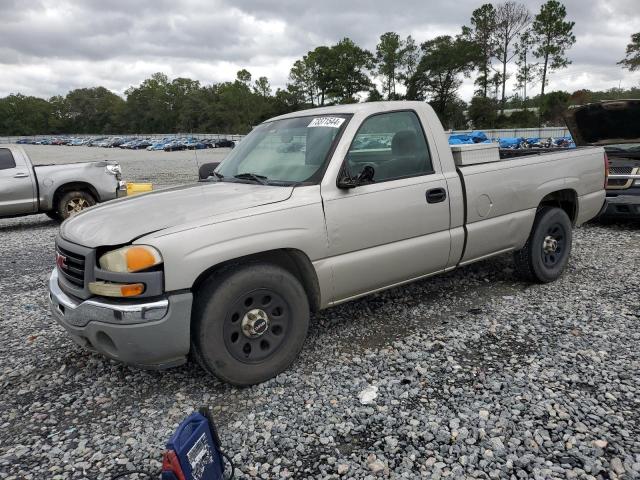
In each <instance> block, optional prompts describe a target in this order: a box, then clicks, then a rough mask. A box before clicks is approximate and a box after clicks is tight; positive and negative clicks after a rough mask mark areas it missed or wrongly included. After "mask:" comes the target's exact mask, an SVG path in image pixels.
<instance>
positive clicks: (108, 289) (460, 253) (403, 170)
mask: <svg viewBox="0 0 640 480" xmlns="http://www.w3.org/2000/svg"><path fill="white" fill-rule="evenodd" d="M294 146H295V147H294ZM470 147H472V148H470V150H469V152H471V154H470V155H466V154H467V153H469V152H466V151H465V150H464V149H462V150H461V151H457V153H456V156H457V157H459V158H458V159H457V160H454V155H453V154H452V148H451V147H450V146H449V144H448V141H447V136H446V134H445V132H444V130H443V128H442V125H441V124H440V122H439V120H438V117H437V116H436V114H435V113H434V111H433V110H432V109H431V107H429V105H427V104H426V103H422V102H375V103H365V104H355V105H339V106H332V107H326V108H319V109H313V110H307V111H300V112H295V113H291V114H287V115H283V116H280V117H276V118H274V119H271V120H268V121H266V122H264V123H263V124H261V125H259V126H258V127H256V128H255V129H254V130H253V131H252V132H251V133H250V134H249V135H248V136H247V137H246V138H245V139H244V140H243V141H242V142H241V143H240V144H239V145H238V146H237V147H236V148H235V149H234V150H233V151H232V152H231V153H230V154H229V156H227V157H226V158H225V160H224V161H223V162H222V163H221V164H220V165H219V166H218V167H217V168H216V169H215V170H214V171H213V173H212V175H211V177H210V179H209V181H208V182H201V183H198V184H195V185H187V186H182V187H177V188H170V189H166V190H159V191H156V192H154V193H151V194H146V195H140V196H138V197H134V198H131V199H122V200H116V201H114V202H110V203H109V204H108V205H104V206H99V207H96V208H93V209H91V210H89V211H87V212H83V213H81V214H79V215H77V216H76V217H74V218H72V219H70V220H68V221H67V222H65V223H64V224H63V225H62V227H61V230H60V234H59V236H58V238H57V240H56V248H57V258H56V265H57V267H56V268H55V269H54V270H53V272H52V275H51V278H50V281H49V288H50V293H51V295H50V298H51V309H52V312H53V315H54V317H55V318H56V319H57V321H58V322H59V323H60V324H61V325H62V326H63V327H64V328H65V329H66V330H67V331H68V332H69V334H70V335H71V337H72V338H73V339H74V340H75V341H76V342H77V343H79V344H80V345H82V346H84V347H86V348H89V349H91V350H94V351H97V352H100V353H102V354H104V355H107V356H109V357H111V358H114V359H117V360H120V361H123V362H127V363H131V364H136V365H141V366H146V367H155V368H159V367H168V366H172V365H178V364H181V363H184V362H185V361H186V359H187V356H188V355H189V354H191V355H192V356H193V357H195V358H196V359H197V360H198V361H199V362H200V364H201V365H202V366H203V367H204V368H205V369H206V370H207V371H209V372H211V373H213V374H215V375H217V376H218V377H219V378H221V379H223V380H225V381H228V382H231V383H234V384H239V385H248V384H254V383H258V382H261V381H264V380H266V379H269V378H271V377H273V376H274V375H276V374H278V373H279V372H281V371H282V370H284V369H286V368H287V367H288V366H289V365H290V364H291V362H293V360H294V359H295V358H296V356H297V355H298V353H299V352H300V350H301V348H302V346H303V343H304V339H305V336H306V333H307V328H308V325H309V319H310V312H312V311H316V310H319V309H323V308H327V307H331V306H332V305H336V304H339V303H342V302H347V301H349V300H352V299H355V298H358V297H361V296H364V295H368V294H370V293H372V292H376V291H379V290H382V289H386V288H390V287H394V286H398V285H402V284H404V283H407V282H411V281H414V280H418V279H422V278H426V277H429V276H431V275H435V274H438V273H442V272H446V271H449V270H452V269H454V268H456V267H459V266H462V265H467V264H469V263H472V262H476V261H478V260H482V259H485V258H488V257H491V256H493V255H497V254H501V253H506V252H514V258H515V264H516V267H517V270H518V272H519V273H520V274H521V275H522V276H523V277H524V278H526V279H529V280H531V281H537V282H550V281H553V280H555V279H556V278H558V276H560V275H561V273H562V271H563V270H564V268H565V266H566V264H567V262H568V261H569V254H570V251H571V238H572V227H573V226H574V225H580V224H582V223H583V222H585V221H587V220H589V219H591V218H593V217H594V216H595V215H597V214H598V212H599V211H600V209H601V208H602V206H603V203H604V198H605V192H604V181H605V161H604V159H605V155H604V151H603V149H602V148H598V147H588V148H584V149H582V148H580V149H573V150H571V151H566V152H559V153H549V154H539V153H538V154H534V155H531V156H527V157H518V158H515V159H509V160H501V159H500V158H499V156H498V153H497V152H498V150H497V146H496V147H495V149H494V150H491V148H490V147H491V146H490V145H489V146H485V147H483V148H486V149H487V151H485V150H482V151H476V150H477V149H478V147H475V146H470ZM465 155H466V156H465ZM456 161H457V162H458V163H459V164H460V165H456Z"/></svg>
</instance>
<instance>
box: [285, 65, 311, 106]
mask: <svg viewBox="0 0 640 480" xmlns="http://www.w3.org/2000/svg"><path fill="white" fill-rule="evenodd" d="M289 80H290V81H291V86H292V87H293V88H294V89H295V90H296V91H297V92H299V93H300V94H302V95H303V96H304V97H305V99H307V100H308V101H309V103H310V104H311V105H315V98H316V91H317V87H318V85H317V81H316V78H315V75H314V71H313V66H312V65H311V60H310V59H309V56H308V55H306V56H304V57H302V60H296V61H295V62H294V64H293V66H292V67H291V71H290V72H289Z"/></svg>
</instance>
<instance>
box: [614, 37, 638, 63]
mask: <svg viewBox="0 0 640 480" xmlns="http://www.w3.org/2000/svg"><path fill="white" fill-rule="evenodd" d="M618 64H619V65H622V67H623V68H628V69H629V70H631V71H632V72H633V71H634V70H640V32H638V33H634V34H633V35H631V43H629V44H628V45H627V52H626V56H625V58H623V59H622V60H620V61H619V62H618Z"/></svg>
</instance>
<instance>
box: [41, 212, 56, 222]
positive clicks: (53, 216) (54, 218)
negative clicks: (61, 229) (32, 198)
mask: <svg viewBox="0 0 640 480" xmlns="http://www.w3.org/2000/svg"><path fill="white" fill-rule="evenodd" d="M44 213H45V215H46V216H47V217H49V218H50V219H51V220H55V221H56V222H59V221H60V216H59V215H58V211H57V210H51V211H50V212H44Z"/></svg>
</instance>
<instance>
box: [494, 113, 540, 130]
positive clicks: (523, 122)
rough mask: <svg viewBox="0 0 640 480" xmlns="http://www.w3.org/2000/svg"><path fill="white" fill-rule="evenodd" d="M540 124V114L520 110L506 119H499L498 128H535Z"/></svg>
mask: <svg viewBox="0 0 640 480" xmlns="http://www.w3.org/2000/svg"><path fill="white" fill-rule="evenodd" d="M539 123H540V119H539V118H538V114H537V113H536V112H534V111H532V110H519V111H516V112H512V113H511V115H509V116H508V117H507V116H505V117H504V119H500V118H498V121H497V125H498V126H497V128H534V127H537V126H538V124H539Z"/></svg>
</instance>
